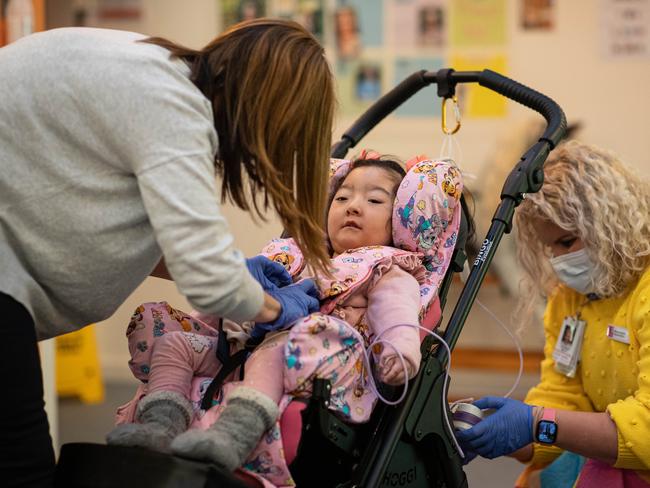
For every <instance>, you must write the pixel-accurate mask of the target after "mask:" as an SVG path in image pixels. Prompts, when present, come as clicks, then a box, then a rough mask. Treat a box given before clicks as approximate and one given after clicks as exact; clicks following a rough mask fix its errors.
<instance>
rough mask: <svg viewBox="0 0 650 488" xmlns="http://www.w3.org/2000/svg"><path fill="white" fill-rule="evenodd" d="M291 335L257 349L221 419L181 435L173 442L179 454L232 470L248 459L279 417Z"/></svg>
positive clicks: (176, 452) (271, 340) (247, 362)
mask: <svg viewBox="0 0 650 488" xmlns="http://www.w3.org/2000/svg"><path fill="white" fill-rule="evenodd" d="M287 337H288V335H287V334H282V335H278V336H275V337H274V338H272V339H269V340H268V341H266V342H265V343H264V344H262V345H261V346H260V347H259V348H258V349H257V350H256V351H255V353H254V354H253V355H252V356H251V357H250V358H249V360H248V361H246V379H245V380H244V382H243V385H242V386H241V387H239V388H237V389H235V390H234V391H233V392H232V394H231V395H229V396H228V398H227V399H226V401H227V405H226V408H224V410H223V412H222V413H221V415H220V416H219V418H218V419H217V421H216V422H215V423H214V424H213V425H212V426H210V428H209V429H208V430H206V431H197V430H190V431H188V432H185V433H184V434H181V435H179V436H178V437H177V438H176V439H174V441H173V442H172V445H171V449H172V451H173V452H174V453H175V454H180V455H182V456H186V457H189V458H192V459H199V460H205V461H211V462H214V463H216V464H218V465H220V466H222V467H224V468H226V469H229V470H231V471H232V470H234V469H236V468H237V467H239V466H241V465H242V464H243V463H244V461H245V460H246V458H247V457H248V456H249V455H250V453H251V452H252V451H253V449H254V448H255V446H256V445H257V443H258V442H259V440H260V438H261V437H262V435H263V434H264V432H266V431H267V430H269V429H270V428H271V427H272V426H273V424H274V423H275V421H276V420H277V417H278V403H279V402H280V400H281V398H282V395H283V383H284V375H283V371H284V369H283V365H284V346H285V345H286V342H287Z"/></svg>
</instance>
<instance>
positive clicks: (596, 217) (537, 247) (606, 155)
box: [515, 141, 650, 323]
mask: <svg viewBox="0 0 650 488" xmlns="http://www.w3.org/2000/svg"><path fill="white" fill-rule="evenodd" d="M540 220H541V221H550V222H552V223H554V224H555V225H557V226H559V227H561V228H562V229H564V230H566V231H568V232H572V233H575V234H576V235H577V236H579V237H580V238H581V239H582V241H583V243H584V246H585V250H586V251H587V254H588V255H589V257H590V258H591V261H592V263H593V264H594V266H595V270H594V274H593V286H594V292H595V293H597V294H598V295H599V296H601V297H612V296H617V295H620V294H622V293H624V292H625V291H626V289H627V288H628V286H630V285H631V284H633V283H634V282H635V281H636V280H637V279H638V278H639V276H640V275H641V273H642V272H643V271H644V270H645V269H646V267H647V266H648V265H649V264H650V186H649V185H648V182H646V181H643V180H641V179H640V178H639V177H638V176H637V175H635V174H634V173H633V172H632V171H631V170H630V169H629V168H628V167H626V166H625V165H624V164H623V163H622V162H621V161H619V160H618V158H617V157H616V156H615V155H614V154H612V153H610V152H608V151H605V150H603V149H599V148H597V147H595V146H590V145H587V144H583V143H581V142H578V141H569V142H566V143H564V144H562V145H560V146H559V147H558V148H557V149H555V150H554V151H552V152H551V154H550V156H549V158H548V160H547V162H546V164H545V165H544V186H543V187H542V189H541V191H540V192H538V193H535V194H530V195H528V196H527V198H526V199H525V200H524V201H523V202H522V204H521V206H520V208H519V209H518V211H517V212H516V215H515V238H516V242H517V258H518V260H519V263H520V264H521V266H522V267H523V270H524V278H523V280H522V283H521V285H520V290H521V294H520V300H519V306H518V307H517V310H516V314H517V315H518V317H519V320H520V321H521V320H522V319H523V322H526V321H527V320H530V318H531V316H532V313H533V309H534V308H535V306H536V304H537V302H538V300H539V299H541V298H545V297H548V296H549V294H550V293H551V292H552V291H553V289H554V288H555V287H556V286H557V284H558V280H557V277H556V276H555V273H554V272H553V269H552V268H551V266H550V263H549V258H550V257H551V255H550V251H549V249H548V248H546V247H545V246H544V245H543V244H542V242H541V241H540V240H539V239H538V238H537V234H536V232H535V229H534V224H535V221H538V222H539V221H540ZM520 323H521V322H520Z"/></svg>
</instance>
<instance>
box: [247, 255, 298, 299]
mask: <svg viewBox="0 0 650 488" xmlns="http://www.w3.org/2000/svg"><path fill="white" fill-rule="evenodd" d="M246 267H247V268H248V272H249V273H250V274H251V275H253V278H255V279H256V280H257V281H258V283H259V284H260V285H262V288H264V291H269V290H274V289H277V288H278V287H280V288H282V287H283V286H287V285H290V284H291V283H292V281H291V275H290V274H289V272H288V271H287V270H286V269H285V267H284V266H282V265H281V264H280V263H276V262H275V261H271V260H270V259H269V258H267V257H266V256H255V257H254V258H248V259H247V260H246Z"/></svg>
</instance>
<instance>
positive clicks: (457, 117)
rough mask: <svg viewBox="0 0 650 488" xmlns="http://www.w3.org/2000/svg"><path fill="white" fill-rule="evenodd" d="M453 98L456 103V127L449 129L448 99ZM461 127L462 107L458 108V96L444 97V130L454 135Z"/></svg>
mask: <svg viewBox="0 0 650 488" xmlns="http://www.w3.org/2000/svg"><path fill="white" fill-rule="evenodd" d="M449 99H451V101H452V102H453V104H454V117H455V118H456V127H454V128H453V129H449V128H448V127H447V100H449ZM459 129H460V109H459V108H458V97H457V96H456V95H452V96H451V97H445V98H443V99H442V132H444V133H445V134H447V135H452V134H455V133H456V132H458V130H459Z"/></svg>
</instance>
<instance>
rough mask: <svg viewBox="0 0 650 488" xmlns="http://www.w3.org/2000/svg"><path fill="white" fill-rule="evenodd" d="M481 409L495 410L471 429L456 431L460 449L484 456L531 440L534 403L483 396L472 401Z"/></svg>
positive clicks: (501, 452) (516, 446)
mask: <svg viewBox="0 0 650 488" xmlns="http://www.w3.org/2000/svg"><path fill="white" fill-rule="evenodd" d="M474 405H476V406H477V407H478V408H480V409H481V410H483V409H485V408H494V409H496V411H495V412H494V413H493V414H492V415H490V416H488V417H486V418H484V419H483V420H481V421H480V422H479V423H478V424H476V425H475V426H474V427H472V428H471V429H467V430H463V431H458V432H456V438H457V439H458V441H459V442H460V446H461V447H462V448H463V450H464V451H465V450H469V451H474V452H477V453H478V454H480V455H481V456H483V457H486V458H488V459H493V458H495V457H499V456H503V455H505V454H510V453H511V452H514V451H516V450H517V449H520V448H522V447H524V446H526V445H528V444H530V443H531V442H533V407H532V406H531V405H526V404H525V403H523V402H520V401H518V400H512V399H510V398H501V397H485V398H481V399H480V400H478V401H476V402H474Z"/></svg>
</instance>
